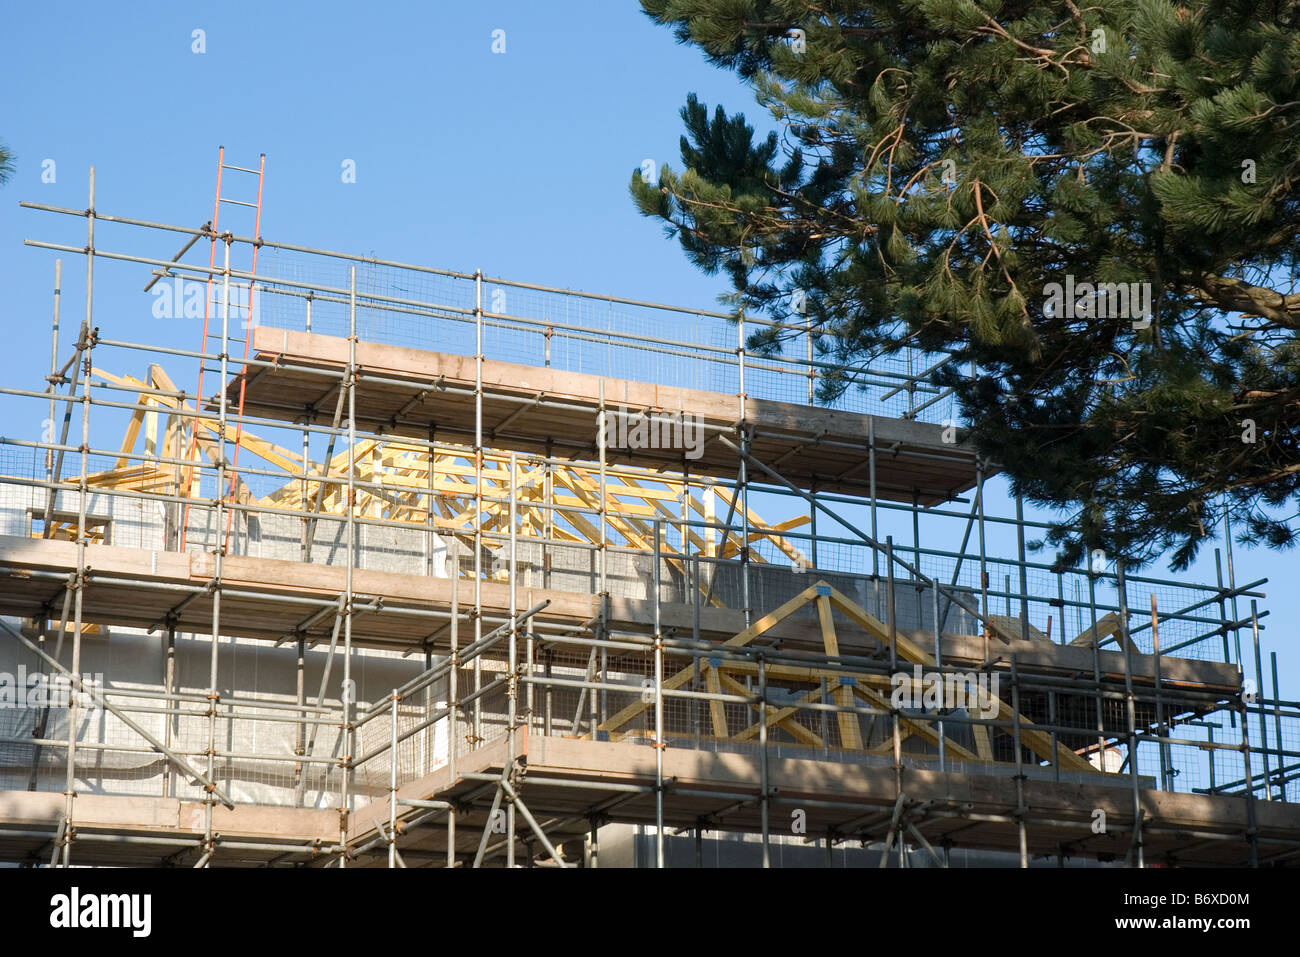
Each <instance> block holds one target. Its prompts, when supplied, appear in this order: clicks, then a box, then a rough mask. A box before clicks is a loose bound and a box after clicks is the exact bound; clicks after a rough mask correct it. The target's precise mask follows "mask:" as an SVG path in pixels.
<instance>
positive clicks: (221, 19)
mask: <svg viewBox="0 0 1300 957" xmlns="http://www.w3.org/2000/svg"><path fill="white" fill-rule="evenodd" d="M7 20H8V24H7V29H6V30H5V31H4V33H3V35H2V36H0V55H2V56H3V62H4V63H5V65H6V72H7V74H8V75H9V77H10V78H11V79H10V83H9V84H7V91H6V93H5V94H4V97H3V100H0V139H3V140H4V141H5V142H6V143H7V144H8V146H9V147H10V149H12V150H13V151H14V152H16V153H17V157H18V159H17V173H16V175H15V176H14V178H13V180H12V181H11V182H10V183H9V185H8V186H7V187H5V188H4V190H3V193H0V283H3V288H4V290H5V294H6V295H5V300H4V301H5V327H6V339H7V340H8V342H7V348H5V349H4V350H0V381H3V382H4V383H5V384H7V385H22V386H23V387H27V388H34V389H36V388H40V387H41V385H42V384H43V383H41V381H40V377H39V376H40V374H41V373H39V372H38V371H37V370H43V369H44V367H45V365H46V364H47V363H48V355H49V313H50V296H49V290H50V286H51V281H52V274H53V258H54V256H53V254H52V253H49V252H46V251H41V250H34V249H28V248H24V247H23V245H22V241H23V239H25V238H42V239H47V240H52V241H59V242H72V243H77V244H80V243H82V242H83V241H84V227H85V224H84V220H74V219H70V218H67V219H63V218H57V217H51V216H48V215H46V214H39V213H35V212H31V211H27V210H19V209H18V207H17V203H18V201H19V200H20V199H25V200H31V201H36V202H44V203H49V204H53V205H63V206H69V207H75V208H82V207H84V206H85V205H86V171H87V167H88V166H90V165H92V164H93V165H94V166H95V167H96V171H97V190H98V196H97V203H96V205H97V207H98V208H99V209H100V210H102V211H105V212H109V213H117V214H120V215H128V216H133V217H137V218H141V219H149V220H159V221H163V222H168V223H176V224H180V225H188V226H198V225H199V224H201V223H202V222H203V221H204V220H205V219H207V218H208V216H209V213H210V210H211V204H212V190H213V177H214V175H215V165H216V151H217V146H218V145H219V144H224V145H225V147H226V149H227V154H226V155H227V162H231V163H236V164H240V165H256V162H257V157H258V154H259V153H263V152H264V153H266V154H267V177H266V195H265V206H264V212H263V222H262V233H263V235H265V236H267V237H270V238H274V239H278V240H282V241H287V242H294V243H302V244H304V245H311V246H317V247H323V248H330V249H339V250H346V251H351V252H358V253H374V254H375V255H378V256H380V257H386V258H392V259H399V260H404V261H407V262H417V263H424V264H428V265H433V266H439V267H444V268H449V269H457V270H465V271H473V270H474V269H476V268H481V269H482V270H483V271H484V272H485V273H487V274H489V275H500V276H508V277H510V278H513V279H518V280H523V281H531V282H538V283H544V284H547V285H553V286H564V287H569V288H575V289H586V290H591V291H598V292H608V293H613V294H617V295H620V296H626V297H631V298H642V299H648V300H655V301H661V302H670V303H678V304H683V305H689V306H695V307H699V308H706V309H710V308H716V301H715V297H716V296H717V294H718V293H720V292H724V291H725V281H724V280H723V279H721V278H719V277H708V276H704V275H702V274H701V273H699V272H697V271H696V270H695V269H694V268H692V267H691V266H690V265H689V264H688V263H687V261H686V259H685V257H684V256H683V255H682V253H681V251H680V249H679V247H678V246H677V244H676V243H675V242H670V241H667V240H665V239H664V237H663V235H662V231H661V229H660V226H659V225H657V224H656V223H655V222H651V221H649V220H646V219H644V218H642V217H641V216H639V215H638V214H637V213H636V211H635V209H634V207H633V206H632V203H631V201H630V199H629V197H628V193H627V182H628V179H629V176H630V175H631V172H632V170H633V168H635V167H637V166H639V165H640V163H641V162H642V160H643V159H645V158H652V159H655V160H656V161H657V162H665V161H666V162H671V163H673V164H674V165H680V164H679V156H678V146H677V144H678V138H679V136H680V135H681V121H680V119H679V116H678V110H679V109H680V108H681V106H682V104H683V102H684V101H685V97H686V94H687V92H690V91H694V92H696V93H697V94H698V95H699V96H700V99H701V100H702V101H704V102H705V103H707V104H709V106H710V108H712V106H713V105H714V104H716V103H719V102H722V103H724V104H725V105H726V106H727V107H728V108H729V109H739V110H743V111H744V112H745V113H746V114H747V116H749V117H750V118H751V121H752V120H756V119H760V117H759V115H758V114H759V108H758V107H757V106H756V105H755V104H754V103H753V99H752V97H751V95H750V94H749V93H748V91H747V90H746V89H745V88H744V87H743V86H742V85H741V84H740V83H739V82H738V81H737V80H736V79H735V78H734V76H733V75H731V74H729V73H725V72H722V71H720V70H717V69H715V68H713V67H710V66H709V65H708V64H707V63H706V62H705V61H704V59H703V57H702V56H701V55H700V54H699V53H698V52H697V51H696V50H694V49H691V48H686V47H682V46H679V45H678V44H677V43H676V42H675V41H674V39H673V37H672V35H671V33H670V32H669V31H667V30H665V29H663V28H661V27H657V26H655V25H654V24H652V23H651V22H650V21H649V20H647V19H646V18H645V17H644V15H642V13H641V12H640V8H639V5H638V4H637V3H635V2H633V0H585V2H583V0H565V2H554V3H538V2H535V0H531V2H482V3H473V4H463V3H461V4H449V3H448V4H428V3H418V4H417V3H409V4H405V3H368V4H355V3H314V4H311V5H310V6H308V5H299V4H295V5H292V6H289V5H278V4H266V3H241V2H229V3H223V4H220V5H197V4H194V5H183V4H175V3H131V4H128V5H119V4H92V3H61V2H46V3H41V4H23V5H21V6H18V7H15V8H14V9H13V10H11V11H9V13H8V16H7ZM497 29H500V30H504V31H505V44H506V52H505V53H504V54H493V52H492V49H491V48H492V43H493V38H492V31H493V30H497ZM194 30H203V31H204V42H205V45H206V52H204V53H203V54H196V53H194V52H193V51H192V46H193V43H194V41H193V39H192V35H193V31H194ZM760 125H762V124H760ZM47 159H48V160H53V161H54V163H55V175H56V181H55V182H54V183H43V182H42V180H41V173H42V164H43V162H44V161H45V160H47ZM345 160H353V161H354V162H355V164H356V182H355V183H351V184H349V183H343V182H342V180H341V176H340V170H341V164H342V163H343V161H345ZM231 225H232V228H237V229H238V226H237V225H236V224H234V223H232V224H231ZM239 231H241V232H251V227H249V228H245V229H241V230H239ZM178 245H179V243H178V242H175V241H173V237H164V239H163V241H161V243H160V244H159V245H157V246H156V247H155V248H154V249H153V250H152V252H156V253H158V254H161V255H164V256H165V255H169V254H170V253H171V252H172V251H174V249H175V248H176V246H178ZM65 259H66V260H67V261H65V292H66V295H65V316H68V315H71V316H72V317H73V324H74V325H75V318H76V317H79V315H80V309H81V305H80V299H79V297H80V295H81V274H82V272H83V270H84V264H83V262H82V260H81V258H80V257H65ZM143 268H144V267H141V270H142V271H143ZM130 279H131V281H130V282H126V281H123V283H122V285H121V289H120V290H117V289H114V288H112V287H111V286H110V287H109V288H108V289H107V290H106V296H108V297H109V298H107V299H106V302H107V303H108V306H107V308H105V307H100V312H99V317H98V318H99V321H100V322H101V323H102V324H104V325H105V326H109V325H110V324H111V328H112V329H113V334H114V335H115V336H119V337H121V338H131V339H135V340H137V341H155V342H160V343H162V344H171V345H177V346H182V347H186V348H197V347H198V344H199V343H198V332H197V329H195V328H190V327H188V326H179V325H178V326H171V327H168V328H167V329H165V330H162V331H161V332H160V330H159V327H158V324H157V323H152V322H150V319H149V314H148V311H147V308H145V307H143V306H139V305H138V304H139V303H140V302H141V300H140V298H139V293H138V290H139V286H140V285H142V284H143V283H142V282H141V283H135V277H134V276H132V277H130ZM105 282H106V283H109V282H112V280H109V279H107V278H106V279H105ZM132 289H134V291H135V292H134V294H135V295H136V298H135V299H128V298H127V294H128V292H130V291H131V290H132ZM115 296H120V297H121V298H113V297H115ZM117 303H122V304H124V305H122V307H121V309H120V313H119V314H114V309H115V305H116V304H117ZM126 303H131V304H132V305H130V306H127V305H125V304H126ZM13 408H14V407H13V405H12V400H9V399H6V400H3V401H0V409H4V410H5V411H6V413H7V414H6V417H5V425H4V427H3V430H4V432H5V434H9V435H20V436H24V437H28V438H35V437H36V435H37V433H38V431H39V423H38V422H32V421H27V419H26V418H25V417H24V415H25V413H23V414H19V413H14V411H13ZM1001 510H1002V511H1003V513H1004V514H1005V513H1006V511H1007V510H1006V509H1005V506H1003V507H1002V508H1001ZM899 534H900V536H901V535H902V534H903V533H902V532H900V533H899ZM956 545H957V542H956V541H953V542H951V543H949V544H948V547H950V548H953V549H954V550H955V548H956ZM1012 554H1013V552H1012ZM1236 558H1237V579H1238V581H1239V582H1242V581H1248V580H1253V579H1257V578H1261V577H1265V576H1268V577H1270V578H1271V579H1272V582H1271V584H1270V585H1269V586H1267V590H1268V591H1269V592H1270V598H1269V600H1268V601H1267V602H1266V603H1265V606H1266V607H1268V608H1270V609H1271V610H1272V613H1273V614H1272V617H1271V618H1270V619H1269V620H1268V624H1270V625H1271V626H1272V627H1271V628H1270V629H1269V630H1268V631H1267V632H1266V634H1265V639H1264V648H1265V654H1266V655H1267V651H1268V650H1270V649H1278V650H1279V651H1280V650H1281V637H1282V635H1283V633H1285V632H1286V631H1287V630H1288V628H1287V627H1286V626H1287V625H1288V623H1289V622H1291V621H1293V620H1294V619H1295V615H1296V612H1297V611H1300V595H1297V594H1296V593H1295V591H1296V590H1295V589H1291V588H1287V587H1286V584H1287V582H1288V581H1293V580H1295V578H1296V574H1295V570H1296V568H1297V556H1296V555H1295V554H1294V553H1291V554H1288V553H1280V554H1279V553H1274V552H1269V551H1267V550H1264V549H1246V548H1240V547H1238V548H1237V549H1236ZM1152 571H1154V572H1156V573H1157V574H1159V573H1161V571H1162V569H1159V568H1156V569H1152ZM1192 574H1193V575H1194V576H1195V577H1196V578H1198V579H1199V580H1202V581H1212V580H1213V576H1214V566H1213V555H1212V553H1211V552H1210V551H1209V550H1208V549H1207V550H1206V551H1205V553H1204V556H1203V559H1202V560H1201V561H1200V562H1198V565H1197V567H1196V568H1195V569H1194V571H1193V573H1192ZM1243 611H1245V606H1243ZM1248 637H1249V635H1248V633H1246V634H1244V635H1243V642H1246V641H1247V640H1248ZM1280 657H1281V659H1282V660H1281V667H1282V670H1283V697H1292V698H1294V697H1296V685H1297V678H1300V662H1298V661H1297V659H1298V658H1300V656H1296V655H1294V654H1291V653H1289V652H1288V653H1287V654H1283V655H1281V656H1280ZM1267 668H1268V663H1267V657H1266V658H1265V670H1266V671H1267Z"/></svg>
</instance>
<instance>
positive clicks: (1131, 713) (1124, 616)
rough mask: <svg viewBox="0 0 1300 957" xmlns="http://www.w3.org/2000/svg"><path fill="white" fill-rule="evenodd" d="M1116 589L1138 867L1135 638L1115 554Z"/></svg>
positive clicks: (1139, 805) (1139, 801)
mask: <svg viewBox="0 0 1300 957" xmlns="http://www.w3.org/2000/svg"><path fill="white" fill-rule="evenodd" d="M1115 591H1116V593H1117V594H1118V595H1119V635H1120V640H1121V641H1123V643H1124V703H1125V707H1126V709H1127V711H1128V770H1129V782H1130V783H1131V785H1132V791H1133V850H1134V851H1135V852H1136V854H1137V866H1138V868H1139V869H1141V868H1144V867H1146V864H1145V862H1144V860H1143V856H1142V816H1143V809H1142V797H1141V795H1140V793H1139V791H1138V785H1139V781H1138V758H1137V703H1136V699H1135V696H1134V694H1133V641H1132V639H1131V638H1130V637H1129V631H1128V584H1127V583H1126V582H1125V580H1124V559H1123V557H1122V556H1117V557H1116V558H1115Z"/></svg>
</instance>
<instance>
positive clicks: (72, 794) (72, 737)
mask: <svg viewBox="0 0 1300 957" xmlns="http://www.w3.org/2000/svg"><path fill="white" fill-rule="evenodd" d="M89 195H90V204H89V205H88V206H87V207H86V317H85V319H84V320H83V321H82V325H81V335H80V337H79V338H78V342H77V349H78V351H79V352H83V354H82V355H80V356H78V358H79V359H80V360H81V364H82V377H81V474H80V476H79V477H78V481H77V489H78V493H77V499H78V503H77V575H76V579H75V582H76V584H75V586H74V591H73V595H72V606H73V612H72V675H73V681H74V682H75V681H76V680H77V679H79V678H80V676H81V613H82V600H83V596H84V593H85V587H86V544H87V542H86V496H87V495H88V494H89V490H88V483H87V479H86V476H87V474H88V472H89V465H90V462H89V452H90V370H91V369H92V368H93V363H92V362H91V358H90V357H91V354H92V353H93V351H94V290H95V167H93V166H92V167H91V168H90V186H89ZM60 627H61V628H62V627H63V625H62V623H60ZM59 637H60V639H62V637H63V634H62V632H60V633H59ZM79 697H80V696H79V695H78V694H77V693H75V692H74V693H72V694H71V695H70V696H69V701H68V764H67V777H66V780H65V787H64V805H63V866H64V867H67V866H68V863H69V858H70V856H71V853H72V841H73V828H72V813H73V803H74V802H75V801H76V797H77V788H76V784H77V725H78V722H79V716H78V713H77V704H78V701H77V699H78V698H79Z"/></svg>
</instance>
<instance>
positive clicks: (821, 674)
mask: <svg viewBox="0 0 1300 957" xmlns="http://www.w3.org/2000/svg"><path fill="white" fill-rule="evenodd" d="M809 605H811V606H813V607H814V609H815V610H816V613H817V620H818V623H819V624H820V626H821V638H822V643H823V650H824V651H825V653H826V655H827V657H828V658H829V659H831V661H832V662H833V661H834V660H835V659H837V658H839V657H840V642H839V636H838V634H837V631H836V623H837V617H838V620H839V621H842V622H847V623H848V624H849V625H851V626H852V627H853V628H854V629H855V633H857V632H865V633H866V634H867V635H868V636H870V637H871V638H873V639H874V640H875V641H876V642H878V643H879V644H880V645H881V647H883V648H886V649H887V648H888V647H889V645H890V631H889V627H888V626H887V625H885V624H884V623H883V622H881V621H880V620H879V619H877V618H875V617H874V616H872V615H871V614H869V613H868V612H867V611H865V610H863V609H862V608H861V607H860V606H859V605H857V604H855V603H854V602H853V601H851V600H850V599H849V598H847V597H846V596H845V595H843V594H842V593H841V592H839V591H837V590H836V589H835V588H833V587H832V586H831V585H829V584H827V583H826V582H824V581H819V582H816V583H815V584H813V585H810V586H809V587H808V588H806V589H804V590H803V591H802V592H800V593H799V594H798V595H796V596H795V597H794V598H792V599H790V600H789V601H787V602H786V603H785V604H784V605H782V606H781V607H779V608H777V609H775V610H774V611H772V612H771V613H769V614H767V615H764V616H763V617H762V618H760V619H759V620H758V621H756V622H754V623H753V624H752V625H750V626H749V627H748V628H746V629H745V630H744V631H741V632H740V633H739V634H737V635H735V636H733V637H732V638H729V639H728V640H727V641H725V642H723V643H722V644H723V645H724V646H730V647H733V648H743V647H745V646H748V645H752V644H755V643H760V644H761V643H762V642H761V641H760V639H762V638H763V636H764V635H766V634H767V633H768V632H770V631H771V630H772V629H774V628H776V626H777V625H779V624H780V623H781V622H782V621H784V620H785V619H787V618H789V617H790V616H791V615H793V614H795V613H796V612H798V611H799V610H800V609H802V608H804V607H806V606H809ZM893 641H894V644H895V647H896V648H897V660H898V664H899V671H900V673H901V674H903V675H904V678H903V680H905V681H906V682H907V684H909V685H910V686H911V690H912V694H913V695H914V696H915V700H920V698H921V694H922V687H921V685H919V684H918V683H917V682H916V681H915V677H914V674H915V673H914V671H913V666H914V665H920V666H921V668H922V669H933V668H934V667H935V661H934V657H933V656H932V655H930V654H929V653H927V652H926V651H925V650H924V649H923V648H921V647H920V646H919V645H917V644H916V643H915V642H914V641H912V640H911V639H909V638H908V637H907V636H905V635H903V634H901V633H896V634H895V636H894V638H893ZM765 668H766V677H767V680H768V681H775V682H779V683H781V684H783V685H786V686H787V687H795V686H809V687H808V688H807V690H806V691H804V692H803V693H802V694H801V695H800V696H799V697H797V698H795V699H794V700H792V701H790V702H789V703H786V704H782V705H780V706H777V705H772V704H768V705H766V706H763V705H762V703H761V702H758V701H754V702H751V703H750V704H749V705H748V706H747V710H748V711H750V712H752V714H753V716H758V714H759V712H760V710H761V711H762V715H761V716H760V717H757V718H756V720H752V721H746V722H743V727H738V728H733V727H732V726H731V724H730V723H729V720H728V715H727V709H726V706H725V703H724V702H722V701H718V700H710V701H709V702H708V711H709V724H710V725H711V726H712V735H711V737H713V738H715V739H718V740H726V741H752V740H754V739H755V738H756V737H757V736H758V733H759V727H760V725H759V723H758V722H759V721H761V722H764V723H766V724H767V726H768V728H769V729H775V728H779V729H781V730H782V731H785V732H786V733H787V734H788V735H789V736H790V737H792V738H793V739H794V741H795V742H797V743H799V744H801V745H804V746H806V747H810V748H817V749H821V748H824V747H827V746H828V745H829V746H831V747H835V748H836V749H838V750H844V751H868V752H871V751H875V752H885V751H889V750H892V748H893V745H894V742H893V736H892V734H891V735H889V736H888V737H886V738H885V740H884V741H883V742H882V743H879V744H875V745H874V746H873V745H870V744H868V743H867V741H866V740H865V738H864V735H863V733H862V716H861V715H859V714H858V713H855V712H850V711H840V712H838V713H836V715H835V728H834V730H835V732H836V734H837V738H838V741H837V742H834V743H832V742H828V741H827V740H826V739H825V738H824V737H823V736H822V735H821V734H819V733H818V732H817V730H816V727H815V726H816V722H815V721H808V720H807V719H808V718H809V716H811V715H819V714H821V712H813V711H808V710H803V709H801V708H800V705H803V704H808V703H813V702H817V701H819V700H820V699H821V698H822V696H823V695H825V694H829V696H830V698H831V699H832V700H833V701H834V703H835V704H836V705H837V706H839V707H843V708H850V707H855V706H865V707H868V708H872V709H875V710H878V711H880V712H882V714H883V715H884V716H888V715H889V714H890V712H891V707H892V706H891V704H890V700H889V699H890V691H891V689H892V688H893V687H894V684H893V681H892V680H891V678H890V676H889V675H873V674H863V673H861V672H852V673H851V672H849V671H847V670H845V669H842V668H837V667H836V666H835V665H834V664H833V663H828V664H827V665H824V666H816V667H804V666H792V665H782V664H767V665H765ZM757 673H758V665H757V663H756V662H753V661H749V660H740V659H729V658H712V659H704V660H701V662H700V674H701V677H702V679H703V681H704V685H705V688H706V689H707V691H708V692H709V693H711V694H733V695H739V696H744V697H753V694H754V692H753V688H752V687H749V686H747V685H746V684H745V683H744V682H745V681H746V680H752V679H753V678H754V676H756V675H757ZM694 674H695V666H694V665H693V664H692V665H688V666H687V667H684V668H682V669H681V670H679V671H678V672H676V673H675V674H673V675H672V676H671V677H668V678H666V679H665V680H664V682H663V687H664V690H665V691H674V690H677V689H679V688H682V687H684V686H687V685H689V684H690V683H691V681H692V679H693V677H694ZM972 690H973V691H976V694H977V696H978V707H979V708H980V710H981V711H982V712H985V713H989V714H990V715H991V719H992V720H995V721H999V722H1012V723H1015V722H1018V723H1019V725H1020V740H1021V742H1022V744H1023V745H1024V747H1026V748H1027V749H1029V750H1030V751H1032V752H1033V753H1034V754H1035V755H1037V757H1038V758H1040V759H1041V760H1043V761H1046V762H1051V763H1053V764H1055V763H1057V762H1059V765H1060V767H1061V769H1062V770H1068V771H1087V772H1093V773H1096V772H1097V771H1098V768H1097V767H1096V766H1095V765H1093V764H1092V763H1090V762H1089V761H1088V760H1087V759H1086V758H1084V757H1082V756H1081V755H1079V754H1077V753H1075V752H1074V751H1073V750H1071V749H1070V748H1068V747H1065V746H1063V745H1061V744H1060V743H1059V742H1055V743H1054V742H1053V740H1052V736H1051V735H1050V734H1049V733H1047V732H1045V731H1041V730H1038V729H1037V728H1035V727H1034V724H1033V722H1032V721H1030V720H1029V719H1028V718H1026V717H1024V716H1023V715H1019V716H1017V715H1016V714H1015V712H1014V711H1013V710H1012V708H1011V706H1010V705H1009V704H1008V703H1007V702H1006V701H1003V700H1002V699H1001V698H999V697H998V696H997V694H996V692H995V690H991V689H986V688H979V687H977V688H976V689H972ZM653 707H654V705H653V703H646V702H645V701H640V700H639V701H637V702H635V703H633V704H629V705H628V706H627V707H626V708H623V709H622V710H621V711H619V712H617V713H616V714H614V715H612V716H611V717H610V718H609V719H608V720H606V721H605V722H604V723H603V724H601V725H600V726H599V728H598V731H599V732H603V733H604V734H607V735H609V737H610V738H611V739H613V740H618V739H620V738H623V737H626V736H628V735H629V734H632V733H636V732H634V731H633V730H631V729H630V728H629V725H630V724H631V723H632V722H634V721H635V719H637V718H638V717H641V716H643V715H646V714H647V713H648V712H650V711H651V709H652V708H653ZM800 718H803V719H804V720H802V721H801V720H799V719H800ZM951 726H952V723H950V727H951ZM941 727H942V725H941V724H940V723H939V722H937V721H934V720H928V719H914V718H909V717H906V716H902V715H900V717H899V740H900V744H901V743H902V742H904V741H908V740H920V741H924V742H925V743H926V744H928V745H929V746H931V747H932V748H937V747H938V744H939V740H940V732H939V729H940V728H941ZM969 727H970V728H971V729H972V732H973V737H974V742H975V745H974V750H972V749H971V748H970V747H968V746H966V745H964V744H962V743H960V742H958V741H955V740H953V738H952V737H949V736H947V735H945V736H944V739H943V741H944V751H945V753H946V754H947V756H948V757H949V758H950V759H951V760H956V761H967V762H982V763H994V755H993V748H992V745H991V742H990V736H991V733H990V730H989V727H988V726H987V725H977V724H972V725H970V726H969ZM665 736H667V732H666V733H665ZM904 753H905V752H904ZM916 756H918V757H933V756H934V751H930V752H927V753H925V754H917V755H916Z"/></svg>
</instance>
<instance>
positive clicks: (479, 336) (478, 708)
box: [470, 269, 483, 747]
mask: <svg viewBox="0 0 1300 957" xmlns="http://www.w3.org/2000/svg"><path fill="white" fill-rule="evenodd" d="M482 638H483V270H481V269H476V270H474V646H475V647H476V648H477V647H478V643H479V641H480V640H481V639H482ZM482 688H483V664H482V656H481V655H475V656H474V708H473V713H472V715H471V721H470V738H471V739H472V741H473V745H472V746H473V747H478V743H479V741H480V740H481V739H482V721H483V705H482V698H481V697H480V696H479V692H480V691H481V690H482Z"/></svg>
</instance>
